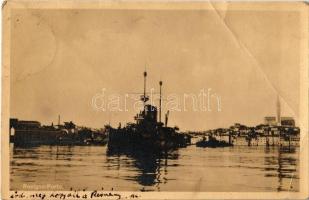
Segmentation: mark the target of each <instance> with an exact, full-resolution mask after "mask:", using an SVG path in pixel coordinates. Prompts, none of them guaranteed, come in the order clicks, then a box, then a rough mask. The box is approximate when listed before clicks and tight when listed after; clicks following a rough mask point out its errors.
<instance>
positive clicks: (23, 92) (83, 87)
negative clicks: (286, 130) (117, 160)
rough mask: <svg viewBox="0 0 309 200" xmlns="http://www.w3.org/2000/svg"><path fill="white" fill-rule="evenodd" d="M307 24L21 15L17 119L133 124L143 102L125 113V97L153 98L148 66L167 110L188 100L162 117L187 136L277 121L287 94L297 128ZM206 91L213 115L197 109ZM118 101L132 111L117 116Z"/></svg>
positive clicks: (227, 16) (191, 15)
mask: <svg viewBox="0 0 309 200" xmlns="http://www.w3.org/2000/svg"><path fill="white" fill-rule="evenodd" d="M300 27H301V26H300V15H299V13H298V12H295V11H261V10H259V11H255V10H228V11H227V12H225V13H224V14H222V13H220V12H217V11H216V10H202V9H201V10H117V9H97V10H90V9H83V10H77V9H65V10H57V9H54V10H46V9H45V10H43V9H28V10H25V9H16V10H13V11H12V15H11V38H12V39H11V76H10V83H11V87H10V110H11V114H10V115H11V117H16V118H18V119H24V120H38V121H40V122H41V123H43V124H51V123H52V122H53V123H57V120H58V115H59V114H60V116H61V121H62V122H63V121H73V122H74V123H76V124H78V125H84V126H89V127H94V128H100V127H103V126H104V124H107V123H111V124H112V125H113V126H118V123H119V122H121V123H122V124H124V123H127V122H133V116H134V115H135V114H136V113H137V110H135V109H132V106H133V105H134V102H135V101H133V100H132V99H130V98H129V100H128V102H126V103H127V108H128V111H124V105H123V104H124V101H125V100H124V99H125V95H126V94H129V95H135V94H137V93H142V92H143V72H144V70H145V69H146V70H147V73H148V76H147V91H148V92H150V89H151V88H153V90H154V92H155V93H158V92H159V84H158V82H159V81H160V80H162V81H163V88H162V89H163V97H164V98H163V104H164V105H166V104H167V103H168V102H170V103H169V106H170V105H171V104H173V103H175V100H173V102H172V103H171V99H170V98H171V97H173V98H176V99H178V100H177V101H179V104H180V108H182V109H180V110H179V111H175V110H173V109H172V110H171V108H170V107H169V108H165V107H164V106H163V110H162V113H163V114H165V113H166V112H167V109H170V110H171V111H170V113H169V125H170V126H175V125H177V126H178V127H179V128H180V130H206V129H210V128H218V127H229V126H230V125H232V124H234V123H237V122H239V123H242V124H246V125H249V126H254V125H257V124H260V123H262V122H263V118H264V117H265V116H275V115H276V104H277V97H279V99H280V104H281V112H282V114H281V115H282V116H292V117H294V118H295V119H296V122H297V121H298V117H299V100H300V91H299V90H300V83H299V79H300V74H299V73H300V37H301V35H300V34H301V31H300ZM201 90H203V91H208V90H209V91H210V94H211V95H212V96H211V98H210V101H209V102H208V101H207V97H206V105H205V106H206V108H208V107H209V108H210V110H209V109H206V110H201V109H197V110H193V107H192V102H191V101H190V95H191V96H192V95H195V96H198V94H199V93H200V91H201ZM103 91H104V92H103ZM186 95H187V97H188V96H189V98H187V99H186V101H187V104H186V106H187V109H186V110H184V109H183V108H184V105H183V104H184V103H183V101H184V98H185V97H186ZM209 96H210V95H209ZM98 97H100V98H101V99H100V98H98ZM116 97H117V98H116ZM102 99H103V101H101V104H100V101H98V100H102ZM117 99H118V100H119V102H121V103H120V104H121V106H120V107H121V109H122V111H119V110H118V111H111V109H110V107H113V106H115V104H117V101H116V100H117ZM218 99H219V100H218ZM218 101H219V102H220V106H219V107H220V109H218V104H217V103H218ZM98 102H99V103H98ZM153 102H154V103H155V104H156V105H158V98H153ZM103 103H104V105H105V108H106V109H105V110H103V106H102V105H103ZM204 103H205V102H204ZM207 104H208V105H207ZM98 105H99V106H98ZM109 106H110V107H109ZM162 118H163V117H162Z"/></svg>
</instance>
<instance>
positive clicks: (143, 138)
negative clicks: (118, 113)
mask: <svg viewBox="0 0 309 200" xmlns="http://www.w3.org/2000/svg"><path fill="white" fill-rule="evenodd" d="M143 76H144V93H143V94H142V95H141V97H140V100H141V101H142V102H143V110H141V111H140V112H139V113H138V114H136V115H135V116H134V120H135V123H128V124H127V125H126V126H125V127H123V128H121V127H119V128H112V127H110V126H109V142H108V145H109V147H145V148H163V149H171V148H177V147H184V146H187V145H188V144H190V141H191V136H190V135H188V134H184V133H179V132H178V128H177V127H168V126H167V123H168V113H169V111H167V114H166V115H165V123H162V122H161V112H162V106H161V103H162V85H163V82H162V81H160V82H159V86H160V103H159V116H158V109H157V107H156V106H153V105H151V104H148V103H147V102H148V100H149V96H148V95H147V94H146V78H147V72H146V71H145V72H144V73H143ZM158 117H159V121H158Z"/></svg>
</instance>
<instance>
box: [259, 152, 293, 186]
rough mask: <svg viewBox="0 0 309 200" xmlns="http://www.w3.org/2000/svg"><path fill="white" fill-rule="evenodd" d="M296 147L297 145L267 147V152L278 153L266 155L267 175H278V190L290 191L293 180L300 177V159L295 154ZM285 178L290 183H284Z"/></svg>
mask: <svg viewBox="0 0 309 200" xmlns="http://www.w3.org/2000/svg"><path fill="white" fill-rule="evenodd" d="M295 152H296V149H295V147H279V149H278V148H275V147H266V148H265V153H266V154H269V153H277V155H274V156H266V157H265V166H266V167H265V171H266V173H265V176H266V177H277V178H278V183H279V184H278V187H277V191H290V190H292V189H293V184H292V182H293V181H295V180H296V179H299V177H298V175H297V174H298V173H297V171H298V169H297V168H298V163H297V162H298V159H297V158H296V157H294V156H291V155H293V154H295ZM284 179H289V180H290V182H289V185H285V184H284V181H283V180H284Z"/></svg>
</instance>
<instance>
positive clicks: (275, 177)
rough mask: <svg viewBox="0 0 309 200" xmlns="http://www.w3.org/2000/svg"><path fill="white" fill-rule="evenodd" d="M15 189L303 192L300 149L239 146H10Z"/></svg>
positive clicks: (11, 173)
mask: <svg viewBox="0 0 309 200" xmlns="http://www.w3.org/2000/svg"><path fill="white" fill-rule="evenodd" d="M10 150H11V152H10V175H11V176H10V188H11V190H70V189H73V190H84V189H85V190H101V189H103V190H114V191H182V192H186V191H187V192H190V191H200V192H229V191H233V192H243V191H246V192H264V191H265V192H272V191H298V190H299V148H298V147H296V148H290V149H287V148H279V147H278V146H274V147H272V146H270V147H265V146H251V147H248V146H234V147H226V148H198V147H196V146H195V145H191V146H188V147H187V148H181V149H178V150H176V151H173V152H165V153H163V154H160V155H159V154H154V153H151V152H141V151H136V152H130V153H123V152H121V153H120V152H117V151H116V152H110V151H108V149H107V146H38V147H27V148H22V147H14V146H13V144H11V145H10Z"/></svg>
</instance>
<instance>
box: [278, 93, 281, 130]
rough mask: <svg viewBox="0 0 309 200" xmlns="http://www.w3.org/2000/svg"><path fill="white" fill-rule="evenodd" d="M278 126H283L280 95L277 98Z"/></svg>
mask: <svg viewBox="0 0 309 200" xmlns="http://www.w3.org/2000/svg"><path fill="white" fill-rule="evenodd" d="M277 125H278V126H281V106H280V99H279V95H278V96H277Z"/></svg>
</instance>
